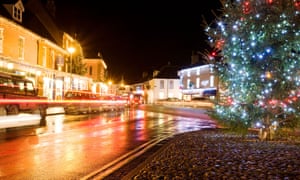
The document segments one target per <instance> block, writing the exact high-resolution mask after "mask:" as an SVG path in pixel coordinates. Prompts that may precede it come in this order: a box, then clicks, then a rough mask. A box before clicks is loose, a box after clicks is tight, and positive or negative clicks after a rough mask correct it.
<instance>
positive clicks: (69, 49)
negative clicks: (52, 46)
mask: <svg viewBox="0 0 300 180" xmlns="http://www.w3.org/2000/svg"><path fill="white" fill-rule="evenodd" d="M68 52H69V53H70V61H71V62H70V70H69V71H70V73H72V65H73V59H72V55H73V53H74V52H75V48H73V47H69V48H68Z"/></svg>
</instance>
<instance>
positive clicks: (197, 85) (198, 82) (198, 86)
mask: <svg viewBox="0 0 300 180" xmlns="http://www.w3.org/2000/svg"><path fill="white" fill-rule="evenodd" d="M196 88H200V78H198V77H197V79H196Z"/></svg>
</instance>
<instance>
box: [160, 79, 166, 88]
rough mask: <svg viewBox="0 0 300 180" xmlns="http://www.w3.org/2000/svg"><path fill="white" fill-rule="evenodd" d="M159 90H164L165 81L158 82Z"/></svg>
mask: <svg viewBox="0 0 300 180" xmlns="http://www.w3.org/2000/svg"><path fill="white" fill-rule="evenodd" d="M159 88H160V89H164V88H165V81H164V80H160V82H159Z"/></svg>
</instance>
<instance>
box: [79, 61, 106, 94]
mask: <svg viewBox="0 0 300 180" xmlns="http://www.w3.org/2000/svg"><path fill="white" fill-rule="evenodd" d="M82 62H83V64H85V66H86V68H87V72H86V74H85V75H84V76H85V77H89V78H92V79H93V85H92V90H93V91H94V92H96V93H104V91H105V90H106V89H107V87H106V81H107V79H106V72H107V66H106V64H105V62H104V60H103V59H102V58H101V57H99V58H85V59H83V60H82Z"/></svg>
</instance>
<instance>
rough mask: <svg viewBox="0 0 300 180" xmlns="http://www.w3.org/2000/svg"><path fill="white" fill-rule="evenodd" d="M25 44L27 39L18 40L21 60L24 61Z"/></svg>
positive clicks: (20, 38)
mask: <svg viewBox="0 0 300 180" xmlns="http://www.w3.org/2000/svg"><path fill="white" fill-rule="evenodd" d="M24 42H25V39H24V38H23V37H19V40H18V56H19V59H24Z"/></svg>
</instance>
